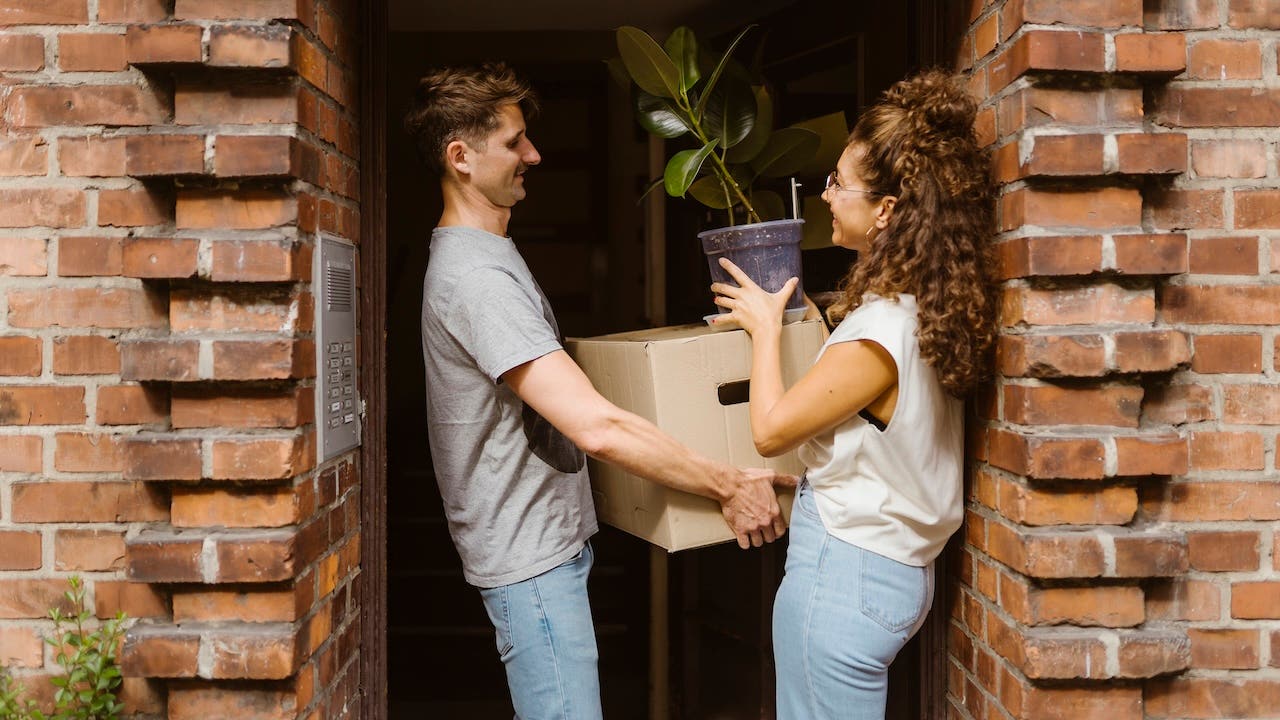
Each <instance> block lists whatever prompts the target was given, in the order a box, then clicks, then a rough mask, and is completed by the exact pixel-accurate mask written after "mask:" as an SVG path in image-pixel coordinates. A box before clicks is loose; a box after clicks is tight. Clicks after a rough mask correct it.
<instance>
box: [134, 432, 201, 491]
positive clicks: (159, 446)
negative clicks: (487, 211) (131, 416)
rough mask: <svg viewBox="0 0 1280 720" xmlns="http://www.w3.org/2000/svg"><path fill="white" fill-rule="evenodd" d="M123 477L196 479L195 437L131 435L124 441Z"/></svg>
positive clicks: (198, 466)
mask: <svg viewBox="0 0 1280 720" xmlns="http://www.w3.org/2000/svg"><path fill="white" fill-rule="evenodd" d="M123 456H124V476H125V477H126V478H129V479H131V480H199V479H200V478H201V477H202V476H203V470H202V467H201V464H202V463H201V452H200V440H199V439H198V438H191V439H188V438H151V437H146V436H134V437H132V438H130V439H128V440H126V441H125V443H124V449H123Z"/></svg>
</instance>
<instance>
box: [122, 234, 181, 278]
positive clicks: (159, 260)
mask: <svg viewBox="0 0 1280 720" xmlns="http://www.w3.org/2000/svg"><path fill="white" fill-rule="evenodd" d="M199 250H200V241H199V240H196V239H195V238H138V237H134V238H126V239H125V241H124V249H123V259H124V275H126V276H128V277H136V278H189V277H193V276H194V275H195V274H196V272H197V270H198V268H197V266H196V264H197V262H198V257H197V255H198V253H199Z"/></svg>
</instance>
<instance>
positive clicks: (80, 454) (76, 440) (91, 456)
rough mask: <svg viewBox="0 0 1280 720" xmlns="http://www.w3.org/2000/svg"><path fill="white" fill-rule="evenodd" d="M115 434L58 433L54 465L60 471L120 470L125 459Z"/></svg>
mask: <svg viewBox="0 0 1280 720" xmlns="http://www.w3.org/2000/svg"><path fill="white" fill-rule="evenodd" d="M116 438H117V436H115V435H89V434H85V433H58V435H57V447H56V448H55V449H54V455H53V466H54V468H56V469H57V470H58V472H73V473H76V472H92V473H98V472H120V471H121V470H123V469H124V459H123V458H122V456H121V454H120V448H119V446H118V445H117V442H116Z"/></svg>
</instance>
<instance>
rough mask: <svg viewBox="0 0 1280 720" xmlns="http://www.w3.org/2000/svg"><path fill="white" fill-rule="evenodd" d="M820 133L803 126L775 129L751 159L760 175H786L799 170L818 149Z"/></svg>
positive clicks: (753, 166) (752, 164) (752, 165)
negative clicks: (761, 148)
mask: <svg viewBox="0 0 1280 720" xmlns="http://www.w3.org/2000/svg"><path fill="white" fill-rule="evenodd" d="M819 142H820V140H819V138H818V134H817V133H815V132H813V131H811V130H804V129H801V128H782V129H781V130H774V131H773V134H771V135H770V136H769V142H767V143H765V146H764V149H763V150H761V151H760V154H759V155H757V156H756V158H755V159H754V160H752V161H751V167H752V168H753V169H754V170H755V171H756V173H757V174H758V175H764V176H765V177H786V176H787V175H791V174H793V173H795V172H796V171H797V170H799V169H800V168H801V167H802V166H803V165H804V164H805V163H806V162H808V161H809V158H811V157H813V154H814V153H815V152H817V150H818V144H819Z"/></svg>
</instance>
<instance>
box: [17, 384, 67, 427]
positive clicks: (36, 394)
mask: <svg viewBox="0 0 1280 720" xmlns="http://www.w3.org/2000/svg"><path fill="white" fill-rule="evenodd" d="M84 421H85V407H84V388H82V387H58V386H48V385H21V386H18V385H10V386H9V387H5V388H0V425H70V424H74V423H82V422H84Z"/></svg>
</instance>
